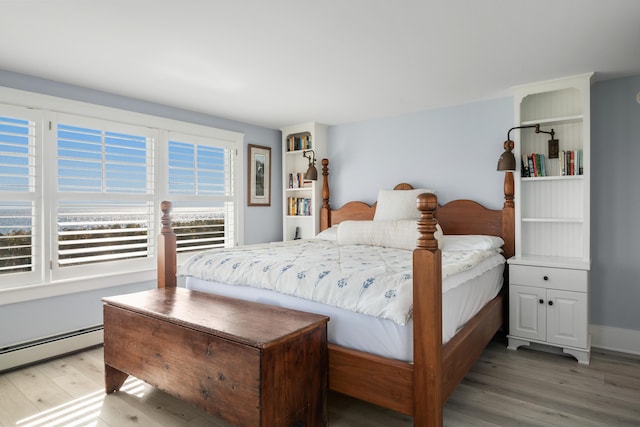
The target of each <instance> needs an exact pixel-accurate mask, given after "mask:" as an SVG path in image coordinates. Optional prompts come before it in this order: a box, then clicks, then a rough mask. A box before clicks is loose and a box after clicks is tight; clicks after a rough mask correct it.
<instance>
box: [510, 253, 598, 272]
mask: <svg viewBox="0 0 640 427" xmlns="http://www.w3.org/2000/svg"><path fill="white" fill-rule="evenodd" d="M507 262H508V263H509V264H510V265H531V266H538V267H555V268H570V269H574V270H589V268H590V264H591V263H590V262H589V260H585V259H582V258H574V257H562V256H546V255H527V254H523V255H522V256H519V257H511V258H509V259H508V260H507Z"/></svg>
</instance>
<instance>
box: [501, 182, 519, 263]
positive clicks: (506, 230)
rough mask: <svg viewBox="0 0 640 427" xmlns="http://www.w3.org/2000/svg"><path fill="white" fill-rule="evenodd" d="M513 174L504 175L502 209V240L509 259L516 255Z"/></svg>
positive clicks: (505, 253)
mask: <svg viewBox="0 0 640 427" xmlns="http://www.w3.org/2000/svg"><path fill="white" fill-rule="evenodd" d="M513 194H514V189H513V172H511V171H508V172H506V173H505V174H504V206H503V207H502V239H503V240H504V247H503V250H504V257H505V258H507V259H509V258H511V257H512V256H514V255H515V254H516V231H515V204H514V202H513Z"/></svg>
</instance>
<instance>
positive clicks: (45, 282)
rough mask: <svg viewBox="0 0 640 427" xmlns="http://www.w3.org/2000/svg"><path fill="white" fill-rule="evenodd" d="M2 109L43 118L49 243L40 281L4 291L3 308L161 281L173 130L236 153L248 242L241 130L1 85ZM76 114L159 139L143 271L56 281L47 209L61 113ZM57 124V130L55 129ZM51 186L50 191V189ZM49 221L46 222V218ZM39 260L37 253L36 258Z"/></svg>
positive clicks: (237, 190) (237, 201)
mask: <svg viewBox="0 0 640 427" xmlns="http://www.w3.org/2000/svg"><path fill="white" fill-rule="evenodd" d="M0 99H2V102H1V103H0V105H1V106H6V107H9V108H27V109H29V110H32V111H34V110H35V113H36V114H40V115H41V120H39V126H40V129H41V134H40V135H37V136H36V138H38V139H39V141H37V142H36V146H38V145H40V147H41V148H40V149H39V150H40V151H39V153H38V159H39V161H40V162H41V167H40V168H39V170H38V171H37V173H39V174H41V175H40V177H39V181H40V185H41V187H40V188H41V189H42V191H41V192H40V194H39V196H38V198H37V199H38V200H37V203H39V204H41V208H40V210H39V212H44V211H45V210H47V212H45V213H44V214H42V215H41V217H42V218H41V220H40V225H41V227H42V233H43V234H42V236H43V238H44V239H45V241H44V242H43V244H41V245H40V247H39V248H38V249H39V251H38V256H41V257H42V258H41V259H42V260H43V265H42V268H40V269H37V270H36V271H35V273H36V274H37V275H38V276H40V277H38V278H35V280H14V279H13V278H12V279H11V284H10V285H9V286H4V287H1V288H0V295H1V296H2V298H0V300H1V302H0V305H4V304H12V303H16V302H21V301H28V300H33V299H39V298H47V297H52V296H57V295H64V294H68V293H76V292H85V291H91V290H95V289H100V288H107V287H115V286H122V285H127V284H136V283H138V284H141V283H146V282H150V281H155V280H156V278H157V271H156V259H157V250H156V247H155V246H156V236H157V234H158V233H159V230H160V217H161V216H162V212H161V211H160V202H161V201H163V200H171V196H170V195H169V194H168V191H167V190H168V188H167V179H168V176H167V174H166V168H164V167H162V165H165V162H168V158H167V156H168V140H169V139H168V137H169V134H170V133H171V132H174V133H182V134H187V135H195V136H198V137H200V138H210V139H213V140H221V141H227V142H228V143H229V144H231V146H232V147H233V150H235V157H234V159H233V163H234V167H233V177H232V179H233V203H234V209H233V211H234V212H233V226H234V235H235V242H234V243H235V245H240V244H243V242H244V235H243V228H244V227H243V210H244V209H243V205H242V200H244V199H243V198H242V196H243V189H244V184H243V178H244V177H243V173H242V170H243V169H242V165H243V164H244V161H243V159H242V157H243V150H242V149H241V148H242V147H243V146H244V134H243V133H240V132H235V131H228V130H224V129H219V128H214V127H210V126H204V125H200V124H195V123H190V122H185V121H179V120H174V119H170V118H164V117H160V116H153V115H147V114H143V113H138V112H132V111H128V110H124V109H118V108H113V107H106V106H102V105H98V104H90V103H86V102H82V101H75V100H70V99H67V98H60V97H55V96H50V95H43V94H39V93H35V92H28V91H23V90H18V89H12V88H5V87H0ZM59 113H63V114H70V115H76V116H83V117H86V118H88V119H97V120H106V121H112V122H116V123H121V124H123V125H132V126H142V127H147V128H150V129H151V130H152V131H153V132H154V133H155V134H156V135H157V136H156V144H155V150H154V153H153V163H154V171H153V174H154V176H155V180H154V183H153V187H154V188H153V195H152V199H153V202H152V203H153V221H152V230H151V231H150V233H149V238H150V239H152V244H151V248H152V250H153V253H152V254H151V257H150V258H149V259H150V262H149V263H148V265H145V267H143V268H142V269H140V268H134V269H130V270H127V271H118V272H117V273H113V274H111V275H104V274H99V275H86V276H76V275H69V276H67V277H58V278H55V279H53V278H52V274H51V269H50V267H51V266H50V265H44V264H48V263H49V262H50V261H52V251H53V249H54V248H53V246H52V245H57V239H56V233H55V229H54V225H53V224H55V222H56V221H55V218H53V219H51V220H49V218H50V217H52V216H53V215H50V214H49V212H52V211H51V210H50V209H47V207H51V206H53V203H54V200H53V198H52V196H51V194H52V191H51V190H52V189H53V188H52V186H54V185H56V182H53V181H55V180H54V179H51V178H52V177H54V176H55V175H54V172H53V171H54V170H55V168H56V165H55V163H56V154H57V153H56V150H57V143H56V141H57V136H56V134H57V132H55V127H56V126H54V124H55V123H57V119H58V114H59ZM49 123H51V124H52V125H51V129H50V128H49ZM45 185H46V187H45ZM47 215H49V218H47V219H46V220H45V218H44V217H45V216H47ZM34 256H35V254H34Z"/></svg>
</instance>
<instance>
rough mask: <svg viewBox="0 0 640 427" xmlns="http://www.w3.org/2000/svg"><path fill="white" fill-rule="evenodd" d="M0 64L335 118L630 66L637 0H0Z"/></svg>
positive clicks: (219, 106)
mask: <svg viewBox="0 0 640 427" xmlns="http://www.w3.org/2000/svg"><path fill="white" fill-rule="evenodd" d="M0 69H4V70H8V71H14V72H18V73H23V74H27V75H32V76H37V77H41V78H45V79H50V80H55V81H60V82H64V83H70V84H74V85H79V86H83V87H87V88H91V89H97V90H100V91H106V92H110V93H115V94H119V95H125V96H129V97H133V98H138V99H142V100H146V101H151V102H156V103H160V104H165V105H170V106H175V107H180V108H184V109H188V110H192V111H197V112H202V113H207V114H211V115H215V116H219V117H225V118H229V119H235V120H239V121H242V122H247V123H253V124H257V125H261V126H266V127H271V128H280V127H282V126H286V125H291V124H298V123H303V122H307V121H318V122H321V123H326V124H329V125H334V124H341V123H349V122H355V121H361V120H368V119H373V118H380V117H387V116H394V115H399V114H403V113H408V112H414V111H421V110H428V109H433V108H441V107H446V106H451V105H458V104H463V103H467V102H473V101H478V100H484V99H491V98H496V97H501V96H506V95H508V94H509V88H510V87H511V86H514V85H519V84H524V83H530V82H536V81H541V80H547V79H552V78H558V77H564V76H569V75H574V74H581V73H585V72H590V71H595V72H596V73H597V74H596V79H598V80H604V79H610V78H616V77H623V76H629V75H640V1H639V0H606V1H605V0H529V1H524V0H438V1H436V0H422V1H419V0H317V1H311V0H272V1H268V0H224V1H223V0H174V1H169V0H56V1H51V0H49V1H47V0H0ZM639 89H640V88H639Z"/></svg>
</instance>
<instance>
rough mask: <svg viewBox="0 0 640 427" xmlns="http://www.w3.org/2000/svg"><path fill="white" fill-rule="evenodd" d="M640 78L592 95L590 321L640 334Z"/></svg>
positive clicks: (598, 87)
mask: <svg viewBox="0 0 640 427" xmlns="http://www.w3.org/2000/svg"><path fill="white" fill-rule="evenodd" d="M639 91H640V76H637V77H630V78H623V79H616V80H610V81H605V82H601V83H596V84H595V85H594V87H593V89H592V93H591V120H592V123H591V147H592V148H591V153H592V156H591V166H592V169H593V172H592V175H591V176H592V183H591V216H592V218H591V257H592V262H593V264H592V269H591V270H592V274H591V323H593V324H597V325H604V326H611V327H618V328H624V329H634V330H640V310H639V309H638V304H639V303H640V225H639V224H638V223H637V222H636V221H638V217H639V216H640V167H639V165H640V105H639V104H638V103H637V102H636V94H637V93H638V92H639Z"/></svg>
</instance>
